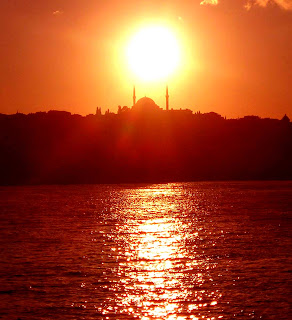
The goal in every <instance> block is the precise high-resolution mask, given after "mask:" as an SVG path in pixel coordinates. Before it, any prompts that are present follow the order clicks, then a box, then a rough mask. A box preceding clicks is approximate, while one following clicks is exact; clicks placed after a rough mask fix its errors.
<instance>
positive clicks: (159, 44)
mask: <svg viewBox="0 0 292 320" xmlns="http://www.w3.org/2000/svg"><path fill="white" fill-rule="evenodd" d="M127 58H128V63H129V66H130V69H131V70H132V72H133V73H134V74H135V76H137V77H138V78H139V79H140V80H144V81H155V80H161V79H166V78H167V77H168V76H170V75H171V74H172V73H173V72H174V71H175V70H176V69H177V68H178V66H179V63H180V48H179V44H178V41H177V39H176V38H175V35H174V33H173V32H172V31H171V30H170V29H169V28H166V27H162V26H149V27H145V28H144V29H142V30H140V31H138V32H137V33H136V34H135V35H134V36H133V38H132V39H131V41H130V43H129V45H128V47H127Z"/></svg>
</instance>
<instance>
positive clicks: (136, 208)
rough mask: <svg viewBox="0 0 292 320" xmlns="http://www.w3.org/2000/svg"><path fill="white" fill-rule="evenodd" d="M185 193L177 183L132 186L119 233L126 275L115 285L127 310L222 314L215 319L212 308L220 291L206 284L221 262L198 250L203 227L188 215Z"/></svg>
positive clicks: (168, 315) (150, 315)
mask: <svg viewBox="0 0 292 320" xmlns="http://www.w3.org/2000/svg"><path fill="white" fill-rule="evenodd" d="M182 192H183V191H182V190H180V189H179V188H176V187H175V186H174V185H172V186H170V187H168V188H166V187H165V185H164V188H163V189H160V188H147V189H146V188H141V189H139V190H137V189H135V193H134V194H133V193H131V190H130V191H129V194H128V199H126V200H125V202H126V203H128V205H127V208H123V210H124V211H127V217H128V218H127V220H126V221H125V223H124V225H123V227H121V228H120V229H119V230H118V232H117V239H118V240H117V241H118V243H119V246H120V247H123V248H124V252H123V256H122V255H121V256H120V257H118V260H119V266H118V270H117V274H119V275H120V280H119V281H117V283H116V284H115V286H113V288H112V290H113V291H114V293H115V298H114V299H115V304H116V305H117V306H119V308H120V311H121V313H122V314H124V315H128V316H131V317H135V318H138V319H144V320H148V319H149V320H150V319H218V318H219V317H213V318H212V317H211V314H210V310H211V309H212V308H214V307H216V305H217V301H218V299H219V298H220V293H219V292H217V291H216V290H209V289H210V286H207V287H206V285H205V283H206V282H208V283H210V282H211V281H212V279H211V278H210V276H209V275H208V270H210V269H212V268H215V267H216V264H215V263H214V262H210V261H209V260H208V258H207V257H206V258H202V257H201V256H200V257H198V256H197V255H196V250H197V245H196V240H197V239H198V238H199V232H194V227H193V226H192V228H190V224H193V223H194V221H188V220H187V219H184V217H183V214H182V209H183V198H184V197H183V194H182ZM198 230H199V226H198ZM188 243H191V244H192V245H191V246H190V245H189V244H188ZM187 244H188V245H187ZM206 288H208V289H206ZM107 311H108V309H107V310H104V313H107Z"/></svg>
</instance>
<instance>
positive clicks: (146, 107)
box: [133, 97, 160, 111]
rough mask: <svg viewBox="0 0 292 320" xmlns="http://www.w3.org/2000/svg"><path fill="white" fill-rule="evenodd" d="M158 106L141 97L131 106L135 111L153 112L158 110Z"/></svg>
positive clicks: (150, 100)
mask: <svg viewBox="0 0 292 320" xmlns="http://www.w3.org/2000/svg"><path fill="white" fill-rule="evenodd" d="M159 109H160V108H159V106H158V105H157V104H156V103H155V102H154V101H153V100H152V99H150V98H148V97H143V98H141V99H139V100H138V101H137V102H136V104H135V105H134V106H133V110H137V111H153V110H159Z"/></svg>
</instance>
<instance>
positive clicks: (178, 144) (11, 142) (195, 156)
mask: <svg viewBox="0 0 292 320" xmlns="http://www.w3.org/2000/svg"><path fill="white" fill-rule="evenodd" d="M0 150H1V157H0V184H2V185H14V184H40V183H41V184H48V183H49V184H51V183H121V182H163V181H192V180H225V179H228V180H234V179H292V124H291V122H290V120H289V118H288V117H287V116H285V117H283V119H282V120H276V119H261V118H259V117H256V116H248V117H244V118H242V119H236V120H235V119H229V120H226V119H224V118H222V117H221V116H220V115H218V114H216V113H213V112H211V113H207V114H201V113H196V114H192V112H191V111H189V110H170V111H163V110H161V109H159V108H157V110H156V109H155V110H152V111H151V110H147V112H138V111H134V110H130V109H129V108H127V107H123V108H122V107H120V108H119V111H118V114H113V113H110V112H107V113H106V114H105V115H101V112H100V109H98V112H97V114H96V115H89V116H86V117H82V116H79V115H71V114H70V113H69V112H64V111H49V112H47V113H46V112H38V113H34V114H28V115H24V114H19V113H18V114H14V115H4V114H0Z"/></svg>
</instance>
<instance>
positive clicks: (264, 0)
mask: <svg viewBox="0 0 292 320" xmlns="http://www.w3.org/2000/svg"><path fill="white" fill-rule="evenodd" d="M271 3H276V4H277V5H278V6H279V7H281V8H282V9H285V10H292V0H253V1H251V0H250V1H248V2H247V3H246V4H245V6H244V7H245V9H247V10H250V9H251V8H252V6H254V5H258V6H260V7H263V8H265V7H266V6H267V5H268V4H271Z"/></svg>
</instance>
